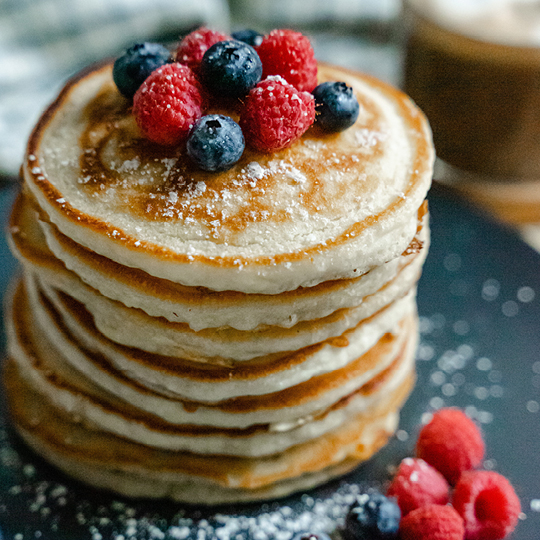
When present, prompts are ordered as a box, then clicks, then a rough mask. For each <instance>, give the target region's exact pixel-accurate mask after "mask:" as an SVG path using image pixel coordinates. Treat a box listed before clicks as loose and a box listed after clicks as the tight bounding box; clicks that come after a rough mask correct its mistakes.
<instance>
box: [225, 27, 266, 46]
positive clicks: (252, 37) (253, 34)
mask: <svg viewBox="0 0 540 540" xmlns="http://www.w3.org/2000/svg"><path fill="white" fill-rule="evenodd" d="M231 36H232V37H233V38H234V39H236V40H237V41H243V42H244V43H247V44H248V45H251V46H252V47H258V46H259V45H260V44H261V43H262V40H263V35H262V34H259V32H257V31H256V30H251V29H249V28H246V29H245V30H238V31H237V32H233V33H232V34H231Z"/></svg>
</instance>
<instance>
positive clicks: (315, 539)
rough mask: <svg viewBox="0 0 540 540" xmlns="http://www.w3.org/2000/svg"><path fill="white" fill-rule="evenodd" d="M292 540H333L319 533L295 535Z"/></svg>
mask: <svg viewBox="0 0 540 540" xmlns="http://www.w3.org/2000/svg"><path fill="white" fill-rule="evenodd" d="M292 540H331V538H330V537H329V536H328V535H327V534H326V533H323V532H318V533H316V534H315V533H309V532H301V533H298V534H295V535H294V536H293V538H292Z"/></svg>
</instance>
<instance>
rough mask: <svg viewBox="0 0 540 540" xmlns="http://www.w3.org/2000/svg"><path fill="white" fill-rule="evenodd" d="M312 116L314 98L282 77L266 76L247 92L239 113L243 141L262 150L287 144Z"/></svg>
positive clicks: (300, 132) (272, 149)
mask: <svg viewBox="0 0 540 540" xmlns="http://www.w3.org/2000/svg"><path fill="white" fill-rule="evenodd" d="M314 119H315V100H314V99H313V96H312V95H311V94H309V93H308V92H299V91H298V90H297V89H296V88H295V87H294V86H292V85H290V84H289V83H287V81H285V80H284V79H282V78H281V77H268V78H267V79H265V80H264V81H261V82H260V83H259V84H257V86H255V88H253V89H252V90H251V91H250V92H249V94H248V95H247V98H246V101H245V104H244V109H243V111H242V113H241V115H240V127H241V128H242V131H243V132H244V136H245V137H246V143H247V144H248V145H249V146H251V147H252V148H254V149H256V150H259V151H261V152H274V151H277V150H281V149H283V148H286V147H287V146H290V145H291V144H292V143H293V142H294V141H295V140H297V139H299V138H300V137H301V136H302V134H303V133H304V132H305V131H306V130H307V129H308V128H309V126H311V124H312V123H313V120H314Z"/></svg>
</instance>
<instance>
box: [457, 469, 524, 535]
mask: <svg viewBox="0 0 540 540" xmlns="http://www.w3.org/2000/svg"><path fill="white" fill-rule="evenodd" d="M452 504H453V506H454V508H455V509H456V510H457V512H458V513H459V515H460V516H461V517H462V518H463V520H464V522H465V536H466V538H467V540H500V539H502V538H504V537H505V536H506V535H507V534H509V533H510V532H512V531H513V530H514V528H515V526H516V524H517V522H518V517H519V513H520V512H521V505H520V502H519V499H518V497H517V495H516V492H515V491H514V488H513V487H512V485H511V484H510V482H509V481H508V480H507V479H506V478H505V477H504V476H501V475H500V474H499V473H496V472H494V471H469V472H464V473H463V474H462V475H461V477H460V479H459V481H458V483H457V484H456V488H455V490H454V496H453V499H452Z"/></svg>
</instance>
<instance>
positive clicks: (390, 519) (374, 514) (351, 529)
mask: <svg viewBox="0 0 540 540" xmlns="http://www.w3.org/2000/svg"><path fill="white" fill-rule="evenodd" d="M400 520H401V510H400V509H399V506H398V505H397V503H396V501H395V500H394V499H392V498H388V497H385V496H384V495H382V494H381V493H379V492H374V493H370V494H368V493H365V494H362V495H359V496H358V497H357V501H356V503H354V504H353V505H352V506H351V508H350V509H349V512H348V513H347V517H346V519H345V530H344V537H345V538H347V539H348V540H390V539H393V538H397V533H398V530H399V523H400Z"/></svg>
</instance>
